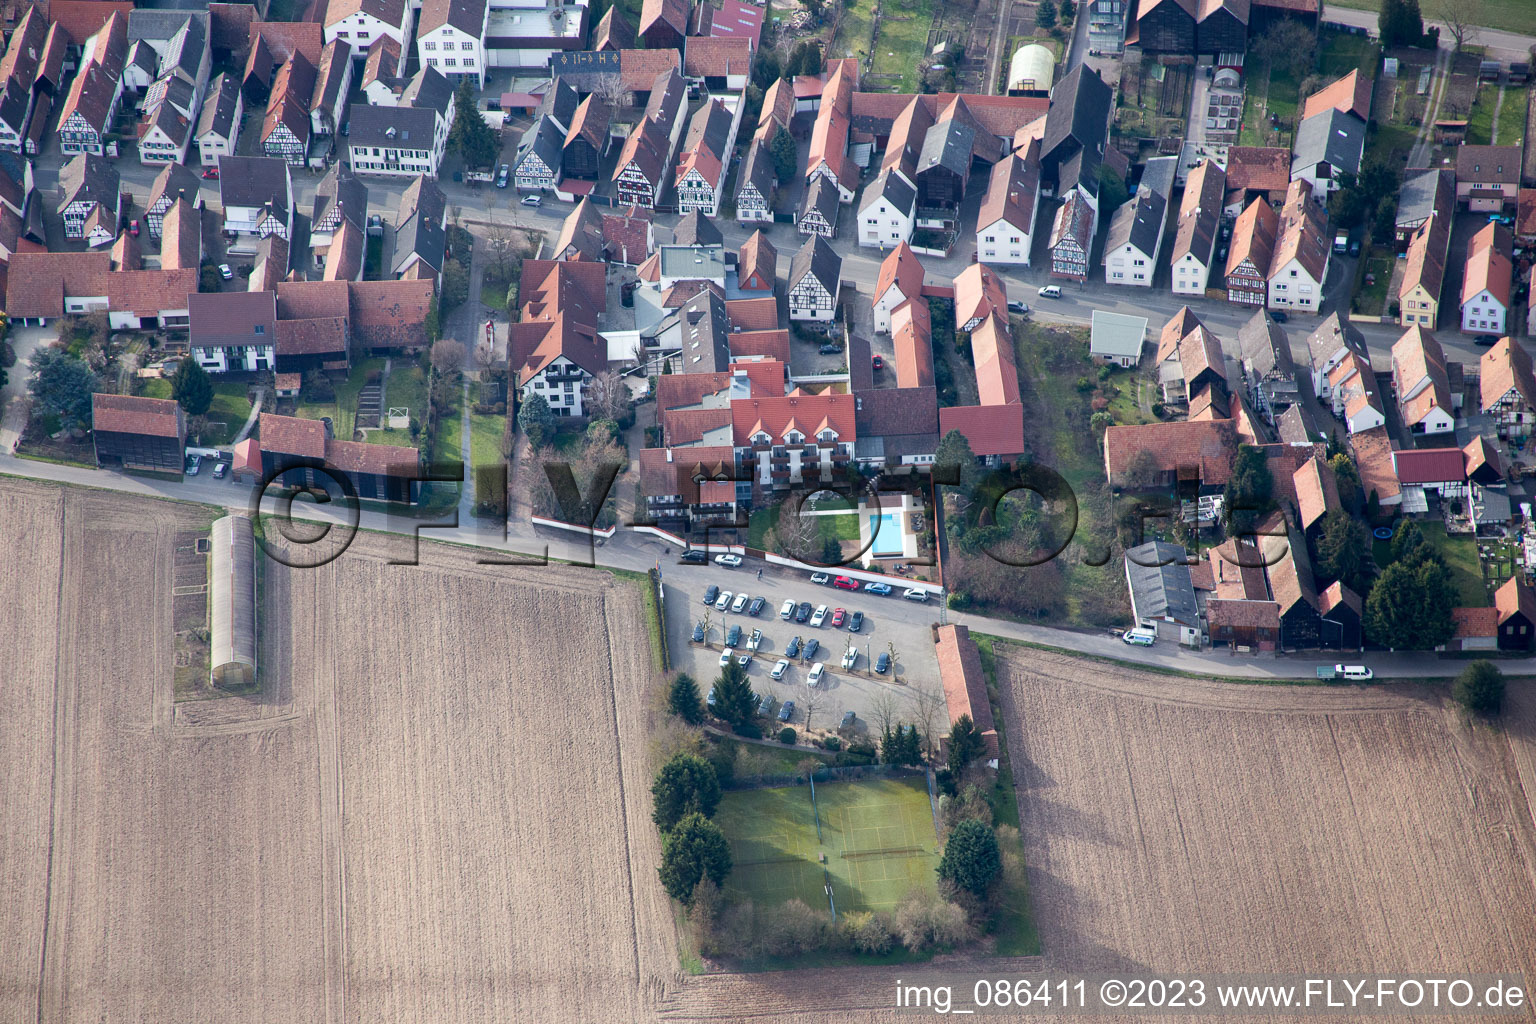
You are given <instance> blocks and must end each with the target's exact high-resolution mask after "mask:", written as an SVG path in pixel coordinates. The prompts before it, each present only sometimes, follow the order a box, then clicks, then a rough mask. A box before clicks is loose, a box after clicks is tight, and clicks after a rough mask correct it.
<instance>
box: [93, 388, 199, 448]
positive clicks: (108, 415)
mask: <svg viewBox="0 0 1536 1024" xmlns="http://www.w3.org/2000/svg"><path fill="white" fill-rule="evenodd" d="M181 425H182V416H181V407H180V406H178V405H177V404H176V403H175V402H174V401H173V400H171V399H169V398H140V397H136V396H133V395H107V394H102V393H100V392H98V393H96V394H94V395H92V396H91V428H92V429H93V430H96V431H98V432H99V431H109V432H111V433H114V434H145V435H148V436H151V437H180V436H181Z"/></svg>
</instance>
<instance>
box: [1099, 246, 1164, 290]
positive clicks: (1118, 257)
mask: <svg viewBox="0 0 1536 1024" xmlns="http://www.w3.org/2000/svg"><path fill="white" fill-rule="evenodd" d="M1156 267H1157V253H1155V252H1142V251H1141V250H1140V249H1138V248H1136V247H1135V246H1134V245H1131V244H1130V243H1126V244H1125V245H1122V246H1119V247H1117V248H1116V249H1115V250H1114V251H1113V252H1110V253H1106V254H1105V255H1104V282H1105V283H1106V284H1120V285H1129V286H1131V287H1133V288H1150V287H1152V272H1153V270H1155V269H1156Z"/></svg>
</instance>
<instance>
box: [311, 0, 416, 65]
mask: <svg viewBox="0 0 1536 1024" xmlns="http://www.w3.org/2000/svg"><path fill="white" fill-rule="evenodd" d="M412 20H413V18H412V11H411V7H410V5H409V4H405V5H403V13H402V14H401V22H402V23H401V24H399V25H391V24H389V23H388V22H387V21H384V20H383V19H381V18H375V17H374V16H373V15H371V14H369V13H367V12H366V11H354V12H353V13H351V14H349V15H347V16H346V17H345V18H342V19H341V20H340V21H338V22H336V23H335V24H334V25H327V26H325V41H326V42H328V43H329V42H331V41H332V40H335V39H345V40H346V41H347V42H348V43H350V44H351V46H352V59H353V60H367V59H368V47H369V46H371V45H372V44H373V41H374V40H375V39H378V38H379V37H380V36H388V37H389V38H391V39H393V40H394V41H395V42H397V43H399V44H400V52H401V53H402V54H405V53H409V52H410V43H411V22H412Z"/></svg>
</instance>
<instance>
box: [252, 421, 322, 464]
mask: <svg viewBox="0 0 1536 1024" xmlns="http://www.w3.org/2000/svg"><path fill="white" fill-rule="evenodd" d="M257 430H259V431H260V432H261V450H262V451H264V452H275V453H277V454H281V455H297V456H299V457H300V458H305V459H323V458H325V424H324V423H322V422H320V421H319V420H307V419H304V418H302V417H299V416H279V415H277V414H275V413H270V412H264V413H262V414H261V419H260V421H259V423H258V425H257Z"/></svg>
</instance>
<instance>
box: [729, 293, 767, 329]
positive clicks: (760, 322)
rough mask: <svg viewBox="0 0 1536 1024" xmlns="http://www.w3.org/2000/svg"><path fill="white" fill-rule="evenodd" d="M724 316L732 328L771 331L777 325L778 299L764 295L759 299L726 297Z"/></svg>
mask: <svg viewBox="0 0 1536 1024" xmlns="http://www.w3.org/2000/svg"><path fill="white" fill-rule="evenodd" d="M725 318H726V319H727V320H729V321H730V322H731V326H732V327H733V328H735V327H740V328H741V329H742V330H744V331H772V330H778V327H779V301H778V300H777V299H774V298H769V297H768V296H764V297H763V298H760V299H727V300H726V303H725Z"/></svg>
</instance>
